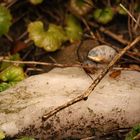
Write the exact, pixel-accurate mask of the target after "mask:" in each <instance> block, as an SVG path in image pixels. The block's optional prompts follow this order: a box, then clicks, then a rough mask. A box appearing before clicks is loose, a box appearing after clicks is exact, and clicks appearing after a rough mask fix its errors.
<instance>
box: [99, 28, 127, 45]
mask: <svg viewBox="0 0 140 140" xmlns="http://www.w3.org/2000/svg"><path fill="white" fill-rule="evenodd" d="M99 30H100V31H101V32H103V33H104V34H107V35H109V36H110V37H112V38H113V39H115V40H117V41H118V42H120V43H122V44H123V45H127V44H128V43H129V41H128V40H125V39H123V38H122V37H119V36H118V35H117V34H114V33H113V32H111V31H109V30H107V29H105V28H104V27H100V28H99Z"/></svg>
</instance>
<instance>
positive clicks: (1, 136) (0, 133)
mask: <svg viewBox="0 0 140 140" xmlns="http://www.w3.org/2000/svg"><path fill="white" fill-rule="evenodd" d="M4 138H5V134H4V132H3V131H1V130H0V140H3V139H4Z"/></svg>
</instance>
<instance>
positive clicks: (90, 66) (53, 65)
mask: <svg viewBox="0 0 140 140" xmlns="http://www.w3.org/2000/svg"><path fill="white" fill-rule="evenodd" d="M0 62H8V63H15V64H31V65H43V66H52V67H60V68H64V67H82V68H95V69H97V68H96V67H95V66H93V65H88V64H82V63H77V64H60V63H47V62H38V61H19V60H18V61H16V60H8V59H4V57H0Z"/></svg>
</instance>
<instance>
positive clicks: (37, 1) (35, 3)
mask: <svg viewBox="0 0 140 140" xmlns="http://www.w3.org/2000/svg"><path fill="white" fill-rule="evenodd" d="M42 2H43V0H30V3H32V4H34V5H37V4H40V3H42Z"/></svg>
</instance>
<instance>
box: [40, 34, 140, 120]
mask: <svg viewBox="0 0 140 140" xmlns="http://www.w3.org/2000/svg"><path fill="white" fill-rule="evenodd" d="M139 41H140V36H138V37H137V38H136V39H134V40H133V41H132V42H131V43H130V44H128V45H127V46H126V47H125V48H124V49H123V50H121V51H120V52H119V53H118V54H117V55H116V56H115V57H114V58H113V60H112V61H111V62H110V63H109V65H108V66H107V67H106V68H105V69H104V70H103V71H102V72H101V74H100V75H99V76H98V77H97V78H96V79H95V81H94V82H93V83H92V84H91V85H90V86H89V88H88V89H87V90H86V91H85V92H84V93H83V94H81V95H78V96H77V97H75V98H74V99H72V100H70V101H68V102H66V103H65V104H63V105H61V106H58V107H56V108H55V109H53V110H51V111H50V112H48V113H47V114H45V115H44V116H43V117H42V119H43V120H44V121H45V120H47V119H48V118H50V117H51V116H53V115H54V114H56V113H57V112H59V111H61V110H62V109H64V108H66V107H68V106H70V105H73V104H75V103H77V102H79V101H81V100H86V99H87V98H88V96H89V95H90V94H91V93H92V91H93V90H94V89H95V87H96V86H97V85H98V83H99V82H100V81H101V80H102V79H103V78H104V76H105V75H106V74H107V72H108V71H109V70H110V69H111V68H112V67H113V66H114V64H115V63H116V62H117V61H118V60H119V59H120V58H121V57H122V56H123V55H124V54H125V52H126V51H128V50H129V49H130V48H132V47H133V46H134V45H135V44H136V43H138V42H139Z"/></svg>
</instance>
